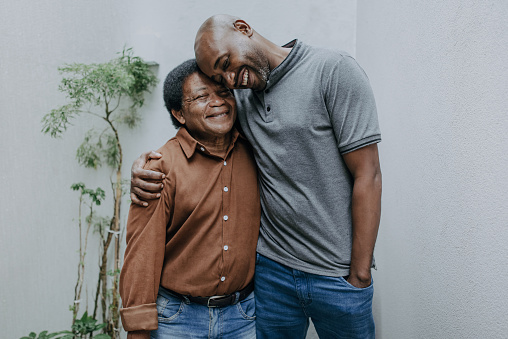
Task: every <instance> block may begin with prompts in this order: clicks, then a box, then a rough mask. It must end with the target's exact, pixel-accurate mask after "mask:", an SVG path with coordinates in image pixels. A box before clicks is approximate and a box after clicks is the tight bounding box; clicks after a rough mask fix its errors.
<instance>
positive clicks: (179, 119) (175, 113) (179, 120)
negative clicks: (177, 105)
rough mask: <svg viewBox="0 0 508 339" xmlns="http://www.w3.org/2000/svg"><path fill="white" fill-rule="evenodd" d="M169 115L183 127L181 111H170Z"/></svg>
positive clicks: (183, 121)
mask: <svg viewBox="0 0 508 339" xmlns="http://www.w3.org/2000/svg"><path fill="white" fill-rule="evenodd" d="M171 114H172V115H173V116H174V117H175V119H176V120H178V122H179V123H181V124H182V125H185V118H184V117H183V111H182V110H179V111H177V110H174V109H172V110H171Z"/></svg>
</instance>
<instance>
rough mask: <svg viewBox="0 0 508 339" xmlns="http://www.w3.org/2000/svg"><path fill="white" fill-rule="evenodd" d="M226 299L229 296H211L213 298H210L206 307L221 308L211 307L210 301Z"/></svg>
mask: <svg viewBox="0 0 508 339" xmlns="http://www.w3.org/2000/svg"><path fill="white" fill-rule="evenodd" d="M225 297H227V295H214V296H211V297H209V298H208V301H207V303H206V306H208V307H219V306H213V305H210V300H219V299H222V298H225Z"/></svg>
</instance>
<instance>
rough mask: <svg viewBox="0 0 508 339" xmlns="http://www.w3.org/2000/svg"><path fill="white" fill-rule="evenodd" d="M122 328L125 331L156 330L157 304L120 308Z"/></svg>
mask: <svg viewBox="0 0 508 339" xmlns="http://www.w3.org/2000/svg"><path fill="white" fill-rule="evenodd" d="M120 316H121V318H122V324H123V328H124V329H125V330H126V331H138V330H149V331H151V330H156V329H157V327H158V323H157V305H156V304H155V303H153V304H145V305H138V306H132V307H127V308H122V309H120Z"/></svg>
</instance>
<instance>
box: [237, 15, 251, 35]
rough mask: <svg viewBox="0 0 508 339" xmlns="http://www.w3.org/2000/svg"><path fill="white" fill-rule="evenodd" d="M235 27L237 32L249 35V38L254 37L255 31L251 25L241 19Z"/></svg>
mask: <svg viewBox="0 0 508 339" xmlns="http://www.w3.org/2000/svg"><path fill="white" fill-rule="evenodd" d="M234 26H235V28H236V29H237V30H239V31H240V32H241V33H243V34H245V35H247V36H248V37H250V36H252V34H253V33H254V30H253V29H252V28H251V27H250V26H249V24H248V23H246V22H245V21H243V20H241V19H238V20H236V21H235V23H234Z"/></svg>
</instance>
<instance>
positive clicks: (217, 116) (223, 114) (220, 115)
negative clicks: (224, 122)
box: [206, 111, 229, 119]
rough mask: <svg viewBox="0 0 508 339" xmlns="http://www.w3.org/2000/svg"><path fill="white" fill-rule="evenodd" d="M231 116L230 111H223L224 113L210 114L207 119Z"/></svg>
mask: <svg viewBox="0 0 508 339" xmlns="http://www.w3.org/2000/svg"><path fill="white" fill-rule="evenodd" d="M228 114H229V111H222V112H216V113H213V114H210V115H208V116H207V117H206V118H207V119H208V118H215V119H220V118H222V117H225V116H226V115H228Z"/></svg>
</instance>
